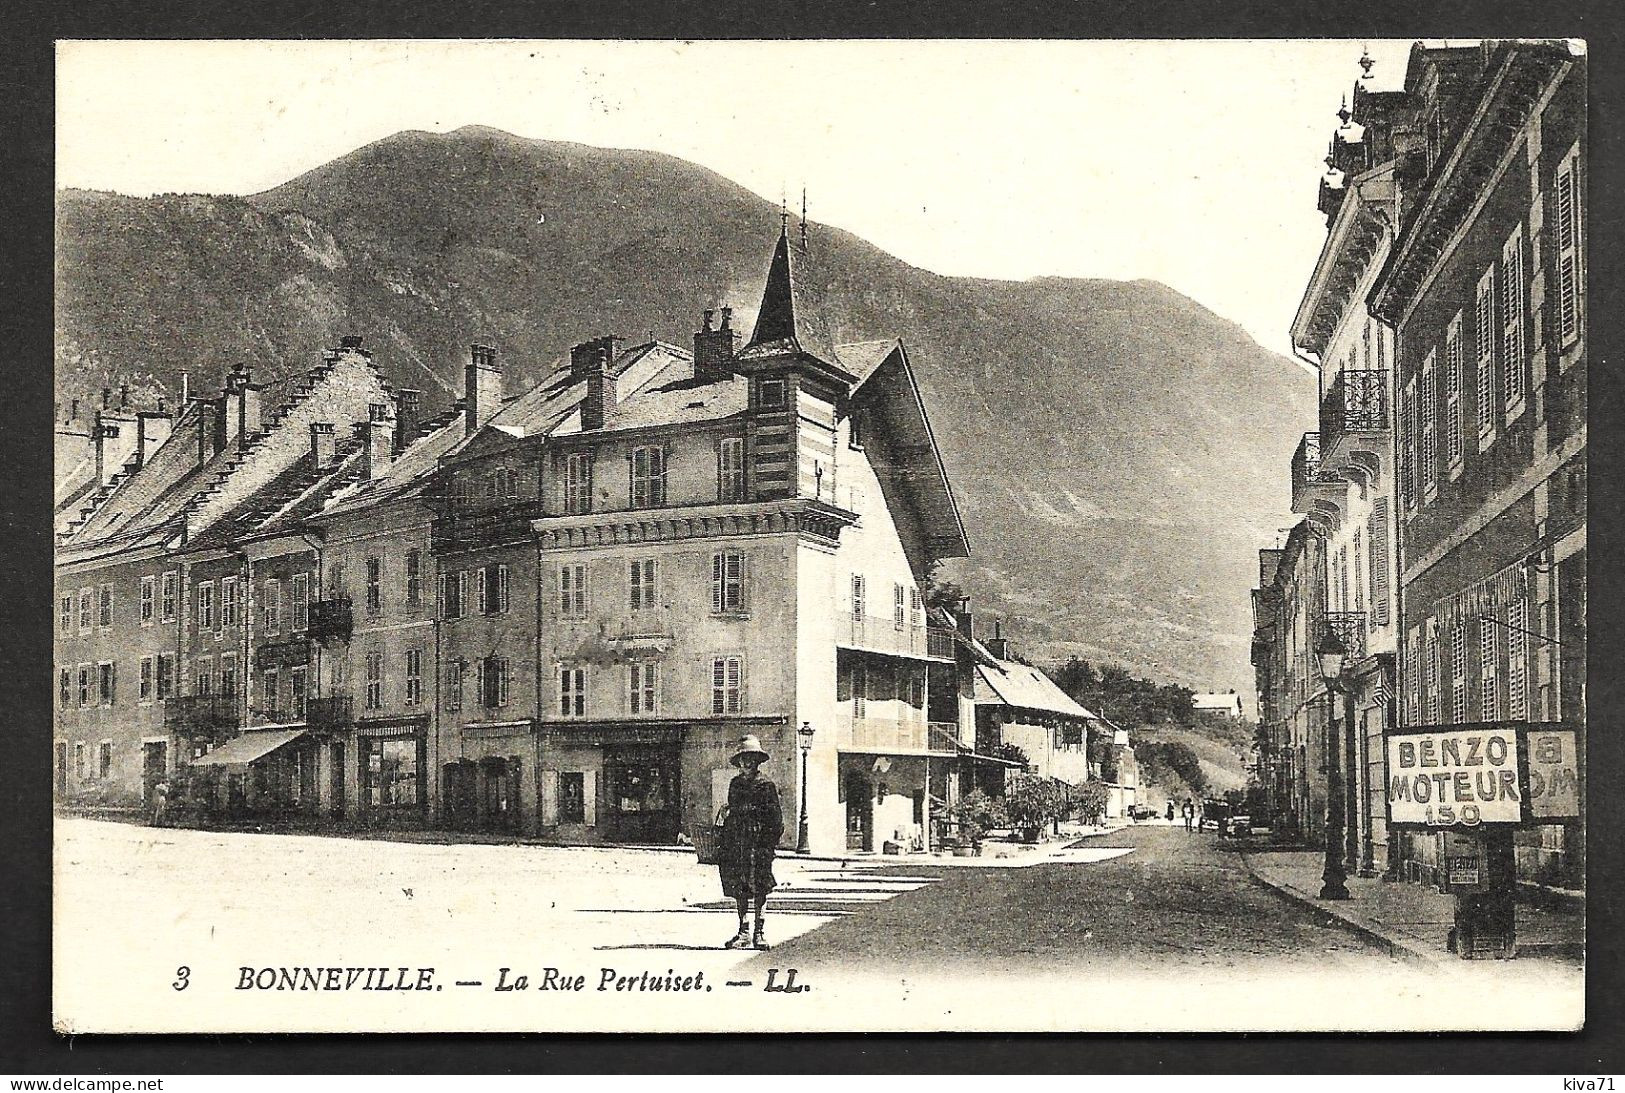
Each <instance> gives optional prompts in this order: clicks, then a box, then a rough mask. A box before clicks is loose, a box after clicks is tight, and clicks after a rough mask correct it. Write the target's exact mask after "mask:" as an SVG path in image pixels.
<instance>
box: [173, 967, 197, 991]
mask: <svg viewBox="0 0 1625 1093" xmlns="http://www.w3.org/2000/svg"><path fill="white" fill-rule="evenodd" d="M191 985H192V969H191V968H188V967H187V966H186V965H185V964H182V965H181V966H180V967H178V968H176V969H175V982H173V983H171V984H170V986H171V987H174V988H175V989H176V990H178V991H183V990H185V989H186V988H187V987H189V986H191Z"/></svg>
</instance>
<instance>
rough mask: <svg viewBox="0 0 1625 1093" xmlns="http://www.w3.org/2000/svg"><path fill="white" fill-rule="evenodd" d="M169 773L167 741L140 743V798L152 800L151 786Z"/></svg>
mask: <svg viewBox="0 0 1625 1093" xmlns="http://www.w3.org/2000/svg"><path fill="white" fill-rule="evenodd" d="M168 774H169V741H167V740H148V741H145V742H144V743H142V745H141V800H142V801H144V802H145V801H150V800H152V791H153V787H154V786H156V785H157V784H158V783H159V782H162V781H163V780H164V778H165V777H167V776H168Z"/></svg>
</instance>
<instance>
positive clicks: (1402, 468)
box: [1398, 379, 1416, 510]
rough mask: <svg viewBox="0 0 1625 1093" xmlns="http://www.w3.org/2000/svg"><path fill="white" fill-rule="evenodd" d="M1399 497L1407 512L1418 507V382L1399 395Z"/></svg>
mask: <svg viewBox="0 0 1625 1093" xmlns="http://www.w3.org/2000/svg"><path fill="white" fill-rule="evenodd" d="M1398 459H1399V497H1400V501H1401V502H1402V503H1403V504H1404V506H1405V508H1406V509H1407V510H1410V509H1414V508H1415V507H1416V381H1415V380H1414V379H1413V380H1411V381H1410V382H1409V383H1407V384H1406V385H1405V389H1404V390H1403V391H1401V392H1400V393H1399V456H1398Z"/></svg>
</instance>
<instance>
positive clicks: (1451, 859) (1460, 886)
mask: <svg viewBox="0 0 1625 1093" xmlns="http://www.w3.org/2000/svg"><path fill="white" fill-rule="evenodd" d="M1444 869H1445V887H1446V888H1448V889H1450V891H1452V892H1478V891H1482V890H1484V888H1485V887H1486V885H1485V877H1484V874H1485V862H1484V840H1483V839H1482V838H1481V837H1480V836H1479V835H1478V833H1477V832H1472V831H1460V830H1452V831H1446V832H1445V833H1444Z"/></svg>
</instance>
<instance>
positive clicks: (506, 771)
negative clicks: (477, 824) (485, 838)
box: [480, 758, 519, 832]
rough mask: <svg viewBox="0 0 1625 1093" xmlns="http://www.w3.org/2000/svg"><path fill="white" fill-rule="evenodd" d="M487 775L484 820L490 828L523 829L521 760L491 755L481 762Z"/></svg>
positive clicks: (485, 779)
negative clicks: (521, 826)
mask: <svg viewBox="0 0 1625 1093" xmlns="http://www.w3.org/2000/svg"><path fill="white" fill-rule="evenodd" d="M480 767H481V773H482V774H483V775H484V777H483V778H482V782H483V783H484V802H483V803H484V808H483V810H482V811H483V814H484V823H483V824H482V825H481V826H482V827H484V828H485V830H487V831H499V832H501V831H508V832H511V831H517V830H518V829H519V760H518V759H502V758H490V759H485V760H482V761H481V763H480Z"/></svg>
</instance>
